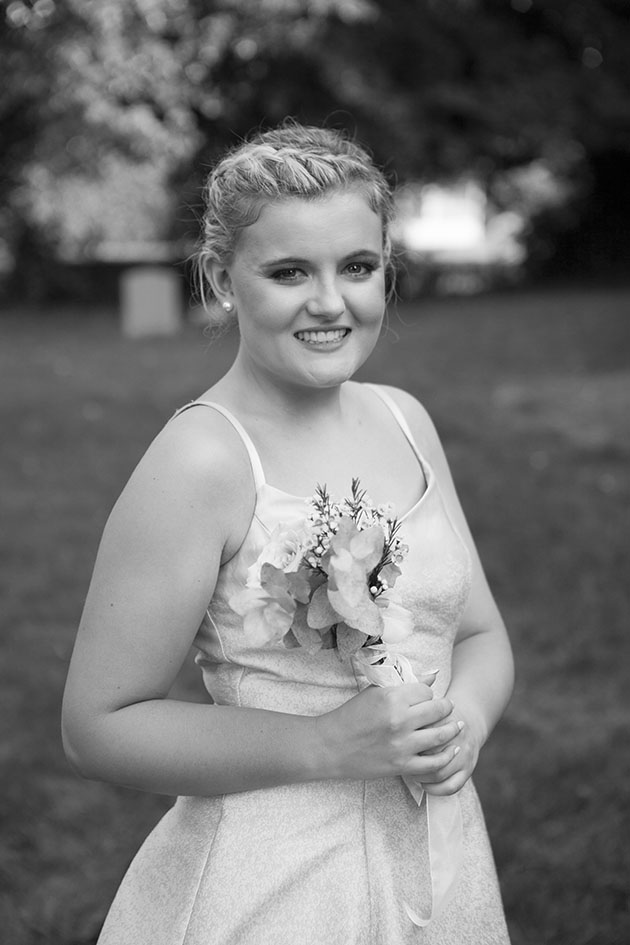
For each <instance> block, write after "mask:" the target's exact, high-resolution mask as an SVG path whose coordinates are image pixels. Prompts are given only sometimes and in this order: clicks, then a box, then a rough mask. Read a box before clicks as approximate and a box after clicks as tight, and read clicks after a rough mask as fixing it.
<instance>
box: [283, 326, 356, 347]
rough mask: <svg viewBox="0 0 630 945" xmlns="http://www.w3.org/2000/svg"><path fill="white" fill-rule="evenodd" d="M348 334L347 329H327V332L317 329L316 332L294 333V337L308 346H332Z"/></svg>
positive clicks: (348, 330)
mask: <svg viewBox="0 0 630 945" xmlns="http://www.w3.org/2000/svg"><path fill="white" fill-rule="evenodd" d="M349 333H350V329H349V328H329V329H327V330H325V331H324V330H322V329H317V330H316V331H296V333H295V337H296V338H297V340H298V341H304V342H306V344H309V345H332V344H335V342H337V341H341V340H342V338H345V337H346V335H348V334H349Z"/></svg>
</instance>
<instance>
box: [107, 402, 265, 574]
mask: <svg viewBox="0 0 630 945" xmlns="http://www.w3.org/2000/svg"><path fill="white" fill-rule="evenodd" d="M255 501H256V491H255V485H254V480H253V475H252V470H251V464H250V461H249V457H248V455H247V450H246V448H245V446H244V444H243V442H242V440H241V438H240V436H239V435H238V433H237V432H236V430H235V429H234V428H233V427H232V425H231V424H230V423H229V421H228V420H226V419H225V417H223V416H222V415H221V414H220V413H219V412H218V411H216V410H212V409H208V408H204V407H196V408H194V409H190V410H186V411H184V412H183V413H181V414H179V415H177V416H175V417H174V418H173V419H172V420H170V421H169V422H168V423H167V424H166V425H165V426H164V427H163V429H162V430H161V431H160V433H159V434H158V435H157V436H156V438H155V439H154V440H153V442H152V443H151V444H150V446H149V448H148V449H147V451H146V453H145V454H144V456H143V457H142V459H141V460H140V462H139V464H138V466H137V467H136V469H135V470H134V472H133V474H132V476H131V478H130V480H129V483H128V485H127V487H126V489H125V491H124V492H123V495H122V496H121V499H120V500H119V502H120V503H121V504H122V505H123V506H126V507H127V508H129V506H132V507H134V508H135V510H136V511H137V513H138V514H142V513H144V515H148V516H150V515H153V514H160V515H163V516H167V517H178V516H179V517H183V518H184V519H186V520H190V519H191V518H195V519H196V520H197V521H206V522H208V524H210V525H211V526H212V530H213V533H214V534H215V535H221V536H222V541H223V544H224V547H225V551H226V553H227V555H228V556H229V554H230V553H233V551H235V550H236V548H238V547H239V546H240V544H241V542H242V540H243V538H244V537H245V534H246V532H247V529H248V527H249V523H250V521H251V517H252V515H253V511H254V506H255Z"/></svg>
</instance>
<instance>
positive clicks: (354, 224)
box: [217, 191, 385, 389]
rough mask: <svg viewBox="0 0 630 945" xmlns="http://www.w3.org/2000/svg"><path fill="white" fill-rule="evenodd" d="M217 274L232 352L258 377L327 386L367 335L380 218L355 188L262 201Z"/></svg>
mask: <svg viewBox="0 0 630 945" xmlns="http://www.w3.org/2000/svg"><path fill="white" fill-rule="evenodd" d="M217 274H220V275H221V279H220V280H219V282H218V284H222V286H223V287H224V289H226V290H227V292H228V296H229V297H230V298H231V299H232V300H233V301H234V304H235V306H236V311H237V315H238V322H239V328H240V335H241V343H240V349H239V361H240V363H241V365H242V366H245V367H246V369H247V370H248V371H250V372H253V374H254V375H255V376H256V377H257V379H258V380H259V381H260V382H263V383H264V382H271V383H273V384H274V385H280V386H283V387H287V388H293V389H295V388H296V387H302V388H304V387H311V388H312V387H332V386H336V385H338V384H341V383H343V381H345V380H347V379H348V378H350V377H352V375H353V374H354V373H355V372H356V371H357V369H358V368H359V367H360V366H361V365H362V364H363V362H364V361H365V360H366V358H367V357H368V356H369V354H370V353H371V351H372V349H373V348H374V345H375V344H376V341H377V339H378V336H379V333H380V329H381V324H382V320H383V314H384V310H385V298H384V296H385V292H384V285H385V273H384V260H383V235H382V225H381V220H380V217H379V216H378V214H376V213H374V211H373V210H372V209H371V208H370V206H369V204H368V203H367V201H366V199H365V197H364V196H363V195H362V194H361V193H360V192H359V191H343V192H339V193H333V194H331V195H330V196H327V197H323V198H321V199H319V198H318V199H315V200H304V199H300V198H289V199H287V200H283V201H277V202H274V203H270V204H266V205H265V206H264V207H263V209H262V211H261V213H260V216H259V217H258V219H257V220H256V222H255V223H253V224H252V225H251V226H248V227H246V228H245V229H244V230H243V231H242V233H241V234H240V237H239V240H238V244H237V248H236V251H235V254H234V257H233V260H232V262H231V264H230V265H229V266H227V267H226V268H225V269H224V270H217Z"/></svg>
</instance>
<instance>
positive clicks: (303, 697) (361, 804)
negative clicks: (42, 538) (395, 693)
mask: <svg viewBox="0 0 630 945" xmlns="http://www.w3.org/2000/svg"><path fill="white" fill-rule="evenodd" d="M373 389H374V391H375V393H377V394H379V395H380V396H381V397H382V399H383V400H384V401H385V402H386V403H387V405H388V406H389V407H390V409H391V411H392V415H393V420H394V421H395V422H397V423H398V424H399V425H400V428H401V430H402V433H403V434H404V435H405V436H406V437H407V439H408V440H409V442H410V444H411V446H412V448H413V450H414V452H415V454H416V456H417V458H418V462H419V464H420V465H421V467H422V469H423V472H424V474H425V477H426V480H427V489H426V491H425V493H424V495H423V496H422V497H421V499H420V500H419V501H418V502H417V503H416V504H415V505H414V506H413V508H412V509H410V510H409V511H408V512H407V514H406V515H405V516H404V517H403V519H402V525H401V536H402V538H403V540H404V541H405V543H406V544H407V545H408V546H409V553H408V556H407V558H406V559H405V562H404V564H403V574H402V576H401V577H400V578H399V579H398V581H397V583H396V589H397V591H400V592H401V594H402V598H403V601H402V602H403V604H404V605H405V606H406V607H407V608H408V609H410V610H411V611H412V612H413V614H414V616H415V631H414V633H413V634H412V635H411V636H410V637H408V638H407V639H406V640H405V641H404V642H403V643H401V644H398V645H397V649H398V650H399V652H400V653H402V654H403V655H404V656H405V657H407V659H408V660H409V661H410V662H411V664H412V667H413V668H414V671H415V672H416V674H420V673H422V672H425V671H427V670H429V669H431V670H432V669H436V668H437V669H439V674H438V677H437V680H436V682H435V684H434V686H433V689H434V691H435V692H436V694H438V695H441V694H443V693H444V692H445V690H446V689H447V687H448V683H449V678H450V666H451V652H452V647H453V642H454V638H455V634H456V632H457V629H458V625H459V622H460V619H461V615H462V613H463V610H464V607H465V604H466V600H467V596H468V592H469V587H470V562H469V556H468V552H467V550H466V548H465V546H464V544H463V542H462V541H461V539H460V537H459V535H458V534H457V532H456V531H455V529H454V527H453V525H452V523H451V521H450V519H449V516H448V513H447V511H446V508H445V506H444V503H443V501H442V498H441V495H440V489H439V485H438V483H437V481H436V478H435V475H434V473H433V471H432V469H431V468H430V467H429V465H428V464H427V463H426V461H425V460H424V459H423V458H422V457H421V456H420V454H419V452H418V450H417V447H416V445H415V443H414V441H413V437H412V435H411V432H410V430H409V428H408V426H407V424H406V421H405V419H404V417H403V416H402V414H401V412H400V410H399V408H398V407H397V405H396V404H395V403H394V402H393V401H392V400H391V398H389V397H388V396H387V395H386V394H385V393H384V392H383V391H381V390H380V389H379V388H376V387H375V388H373ZM193 406H205V407H209V408H210V409H215V410H219V412H221V413H222V414H223V415H224V416H225V417H226V419H227V420H228V421H229V422H230V423H232V424H233V426H234V427H235V428H236V430H237V431H238V432H239V434H240V435H241V437H242V438H243V441H244V443H245V446H246V447H247V450H248V452H249V455H250V459H251V463H252V468H253V472H254V477H255V482H256V487H257V501H256V508H255V514H254V517H253V519H252V522H251V525H250V528H249V532H248V534H247V537H246V539H245V541H244V542H243V544H242V546H241V548H240V550H239V552H238V553H237V554H236V556H235V557H234V558H232V559H231V560H230V561H228V562H227V563H226V564H225V565H224V566H223V568H222V569H221V571H220V574H219V578H218V583H217V586H216V590H215V594H214V597H213V600H212V602H211V604H210V606H209V608H208V613H207V616H206V618H205V620H204V622H203V624H202V626H201V627H200V629H199V633H198V635H197V638H196V641H195V643H196V646H197V648H198V655H197V662H198V664H199V666H200V667H201V670H202V672H203V676H204V681H205V684H206V687H207V689H208V691H209V692H210V694H211V695H212V698H213V700H214V702H215V703H218V704H221V705H235V706H250V707H256V708H261V709H274V710H278V711H282V712H289V713H296V714H302V715H319V714H322V713H324V712H327V711H329V710H331V709H333V708H336V707H337V706H339V705H341V704H342V703H343V702H345V701H346V700H347V699H349V698H351V697H352V696H353V695H355V694H356V693H357V692H358V691H359V689H360V688H362V685H363V684H365V681H364V680H363V683H362V681H361V679H360V678H359V677H358V676H357V675H356V674H355V672H354V670H353V669H352V666H351V665H350V664H348V663H344V662H341V661H340V660H339V658H338V656H337V653H336V652H335V651H334V650H330V649H328V650H322V651H320V652H319V653H317V654H315V655H312V654H308V653H307V652H306V651H305V650H303V649H300V648H297V649H286V648H285V647H284V646H282V645H281V644H278V645H270V646H268V647H266V648H264V649H260V648H252V647H250V646H248V641H247V639H246V638H245V635H244V631H243V626H242V618H240V617H239V616H238V615H237V614H236V613H234V611H233V610H232V609H231V608H230V606H229V604H228V600H229V598H230V597H231V596H232V594H233V593H234V592H235V591H236V590H237V589H239V588H240V587H242V586H243V584H244V582H245V578H246V572H247V568H248V567H249V565H250V564H252V563H253V562H254V561H255V560H256V558H257V557H258V554H259V552H260V550H261V548H262V547H263V546H264V544H265V543H266V542H267V540H268V537H269V534H270V532H271V531H272V530H273V528H274V527H275V526H276V525H277V524H279V523H283V524H284V523H287V522H290V521H297V520H300V519H302V518H303V517H304V515H305V512H306V508H305V503H304V499H303V498H301V497H297V496H293V495H289V494H288V493H285V492H282V491H280V490H278V489H276V488H274V487H273V486H271V485H269V484H268V483H267V482H266V481H265V476H264V472H263V469H262V466H261V463H260V459H259V457H258V455H257V453H256V450H255V448H254V446H253V443H252V442H251V440H250V438H249V436H248V435H247V433H246V432H245V430H244V429H243V428H242V426H241V425H240V424H239V423H238V421H236V420H235V418H234V417H232V416H231V415H229V414H228V413H227V411H225V410H224V408H221V407H217V406H216V405H213V404H210V403H204V402H200V401H197V402H195V403H193V404H189V405H187V407H185V408H183V409H188V408H190V407H193ZM314 486H315V484H314ZM209 711H212V710H211V709H209ZM458 798H459V804H460V806H461V818H462V823H463V863H462V866H461V869H460V871H459V875H458V878H457V883H456V887H455V895H454V898H453V899H452V900H451V901H450V903H449V904H448V905H447V906H446V908H445V910H444V911H443V912H442V914H441V915H439V917H437V918H435V919H433V920H432V921H431V922H430V923H429V925H428V926H427V927H425V928H418V927H417V926H416V925H414V924H413V922H412V921H411V919H410V917H409V914H408V912H407V909H406V908H405V906H409V907H411V909H412V910H413V911H414V912H416V913H419V914H428V913H430V911H431V882H430V865H429V856H428V837H427V814H426V803H425V802H423V803H422V804H421V805H420V806H418V805H417V803H416V802H415V801H414V799H413V798H412V796H411V794H410V793H409V790H408V788H407V787H406V785H405V784H404V783H403V781H402V780H401V779H400V778H387V779H380V780H371V781H350V780H348V781H319V782H314V783H308V784H298V785H288V786H284V787H275V788H269V789H264V790H257V791H248V792H244V793H240V794H228V795H224V796H220V797H180V798H178V799H177V801H176V802H175V804H174V806H173V808H172V809H171V810H170V811H169V812H168V813H167V814H166V815H165V816H164V817H163V819H162V820H161V821H160V823H159V824H158V825H157V827H156V828H155V829H154V830H153V832H152V833H151V834H150V836H149V837H148V839H147V840H146V841H145V843H144V844H143V846H142V847H141V849H140V851H139V852H138V854H137V855H136V857H135V859H134V861H133V863H132V864H131V866H130V868H129V870H128V872H127V875H126V876H125V878H124V880H123V882H122V884H121V886H120V889H119V891H118V893H117V896H116V898H115V900H114V903H113V904H112V907H111V909H110V912H109V914H108V917H107V919H106V922H105V925H104V927H103V930H102V933H101V936H100V938H99V940H98V945H507V943H509V938H508V933H507V928H506V924H505V919H504V915H503V908H502V904H501V898H500V893H499V888H498V883H497V877H496V871H495V867H494V862H493V858H492V852H491V849H490V844H489V840H488V835H487V832H486V827H485V824H484V819H483V814H482V811H481V807H480V805H479V800H478V797H477V794H476V791H475V788H474V786H473V784H472V782H471V781H468V783H467V784H466V785H465V786H464V788H463V789H462V790H461V791H460V792H459V795H458Z"/></svg>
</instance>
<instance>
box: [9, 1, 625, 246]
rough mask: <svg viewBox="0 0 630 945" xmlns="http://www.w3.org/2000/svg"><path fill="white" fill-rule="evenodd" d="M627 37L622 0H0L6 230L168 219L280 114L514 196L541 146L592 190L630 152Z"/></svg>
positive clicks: (577, 185)
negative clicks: (223, 154) (228, 150)
mask: <svg viewBox="0 0 630 945" xmlns="http://www.w3.org/2000/svg"><path fill="white" fill-rule="evenodd" d="M628 48H630V5H629V4H628V3H627V2H626V0H511V2H508V0H212V2H207V0H206V2H204V0H2V17H1V18H0V54H1V55H2V62H3V64H4V69H3V76H2V82H1V83H0V135H1V137H2V142H3V147H2V157H1V158H0V162H1V163H0V172H1V173H0V176H1V179H2V184H0V187H1V188H3V189H2V191H0V195H1V196H2V197H3V201H2V203H3V206H4V207H5V208H6V209H5V210H4V211H3V216H1V217H0V235H3V236H4V238H5V241H10V240H13V242H15V241H16V239H17V235H18V234H19V233H20V232H24V230H25V227H26V229H27V230H28V231H29V232H31V233H36V234H37V235H38V238H39V239H43V240H44V242H45V243H46V245H49V246H56V247H58V248H60V249H61V251H65V252H66V253H67V254H68V255H75V256H76V255H77V254H79V253H81V252H86V251H89V249H90V247H91V246H93V245H94V244H95V243H97V242H98V241H99V240H102V239H103V237H107V238H109V239H113V240H119V241H120V240H123V239H136V240H138V239H143V240H146V239H149V238H154V239H155V238H163V239H164V238H168V237H169V236H172V235H173V233H174V232H175V233H176V232H177V231H178V230H179V231H181V230H182V229H185V224H184V223H183V221H182V219H181V214H180V215H179V217H178V214H177V212H176V211H175V209H174V208H175V207H176V205H177V204H178V203H179V204H180V205H181V203H182V202H184V203H185V202H186V200H191V201H192V200H193V199H194V198H192V197H191V196H190V195H191V194H193V193H194V192H195V191H198V184H199V175H200V174H201V173H202V169H203V167H204V165H205V164H207V162H208V161H211V160H212V158H213V157H214V155H215V154H216V153H217V151H218V150H221V149H222V148H223V147H224V146H225V145H226V144H229V143H232V142H234V141H235V139H236V138H237V137H238V136H240V135H243V134H246V133H247V132H248V131H250V130H251V129H252V128H255V127H258V126H260V125H265V124H273V123H276V122H277V121H279V120H281V119H282V118H283V117H284V116H286V115H294V116H296V117H298V118H299V119H301V120H305V121H313V122H322V121H327V122H329V123H332V124H335V125H341V126H347V127H349V128H350V129H351V130H352V131H357V132H358V134H359V135H360V137H361V138H362V139H363V140H365V141H367V143H368V144H370V145H371V147H372V149H373V151H374V153H375V155H376V157H377V159H378V160H379V161H380V162H382V163H384V164H385V165H386V166H387V167H388V168H389V169H390V170H391V171H392V172H395V174H396V175H397V176H398V178H399V179H404V178H407V177H427V176H428V177H432V178H436V177H441V176H442V177H448V176H457V175H459V174H461V173H462V172H464V171H466V172H473V173H474V174H475V175H476V176H477V177H479V178H480V179H482V180H484V181H485V182H486V184H487V185H488V186H489V188H490V189H491V190H492V189H493V188H494V191H493V192H494V194H495V198H496V199H497V200H498V201H501V200H514V199H518V181H519V180H521V181H522V179H523V178H522V169H523V168H525V167H527V166H528V165H531V163H532V162H542V163H543V164H544V166H545V167H546V168H547V170H548V171H549V172H550V173H551V174H552V175H554V176H555V177H556V178H557V179H560V178H562V179H563V180H565V181H568V182H570V183H571V184H572V185H574V188H573V189H574V191H575V193H580V191H581V192H582V193H585V192H586V190H587V185H588V181H589V172H590V173H591V178H592V176H593V173H596V169H597V167H598V166H599V165H598V163H597V157H598V156H601V155H603V154H606V153H609V152H614V153H616V154H618V155H621V159H622V162H623V160H624V156H625V158H628V156H629V155H630V57H628V55H627V50H628ZM628 159H629V160H630V158H628ZM604 163H605V162H604ZM600 164H601V162H600ZM593 169H594V170H593ZM510 174H512V177H510ZM519 174H520V175H521V176H520V177H519ZM510 181H511V184H510ZM182 195H183V196H182Z"/></svg>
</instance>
